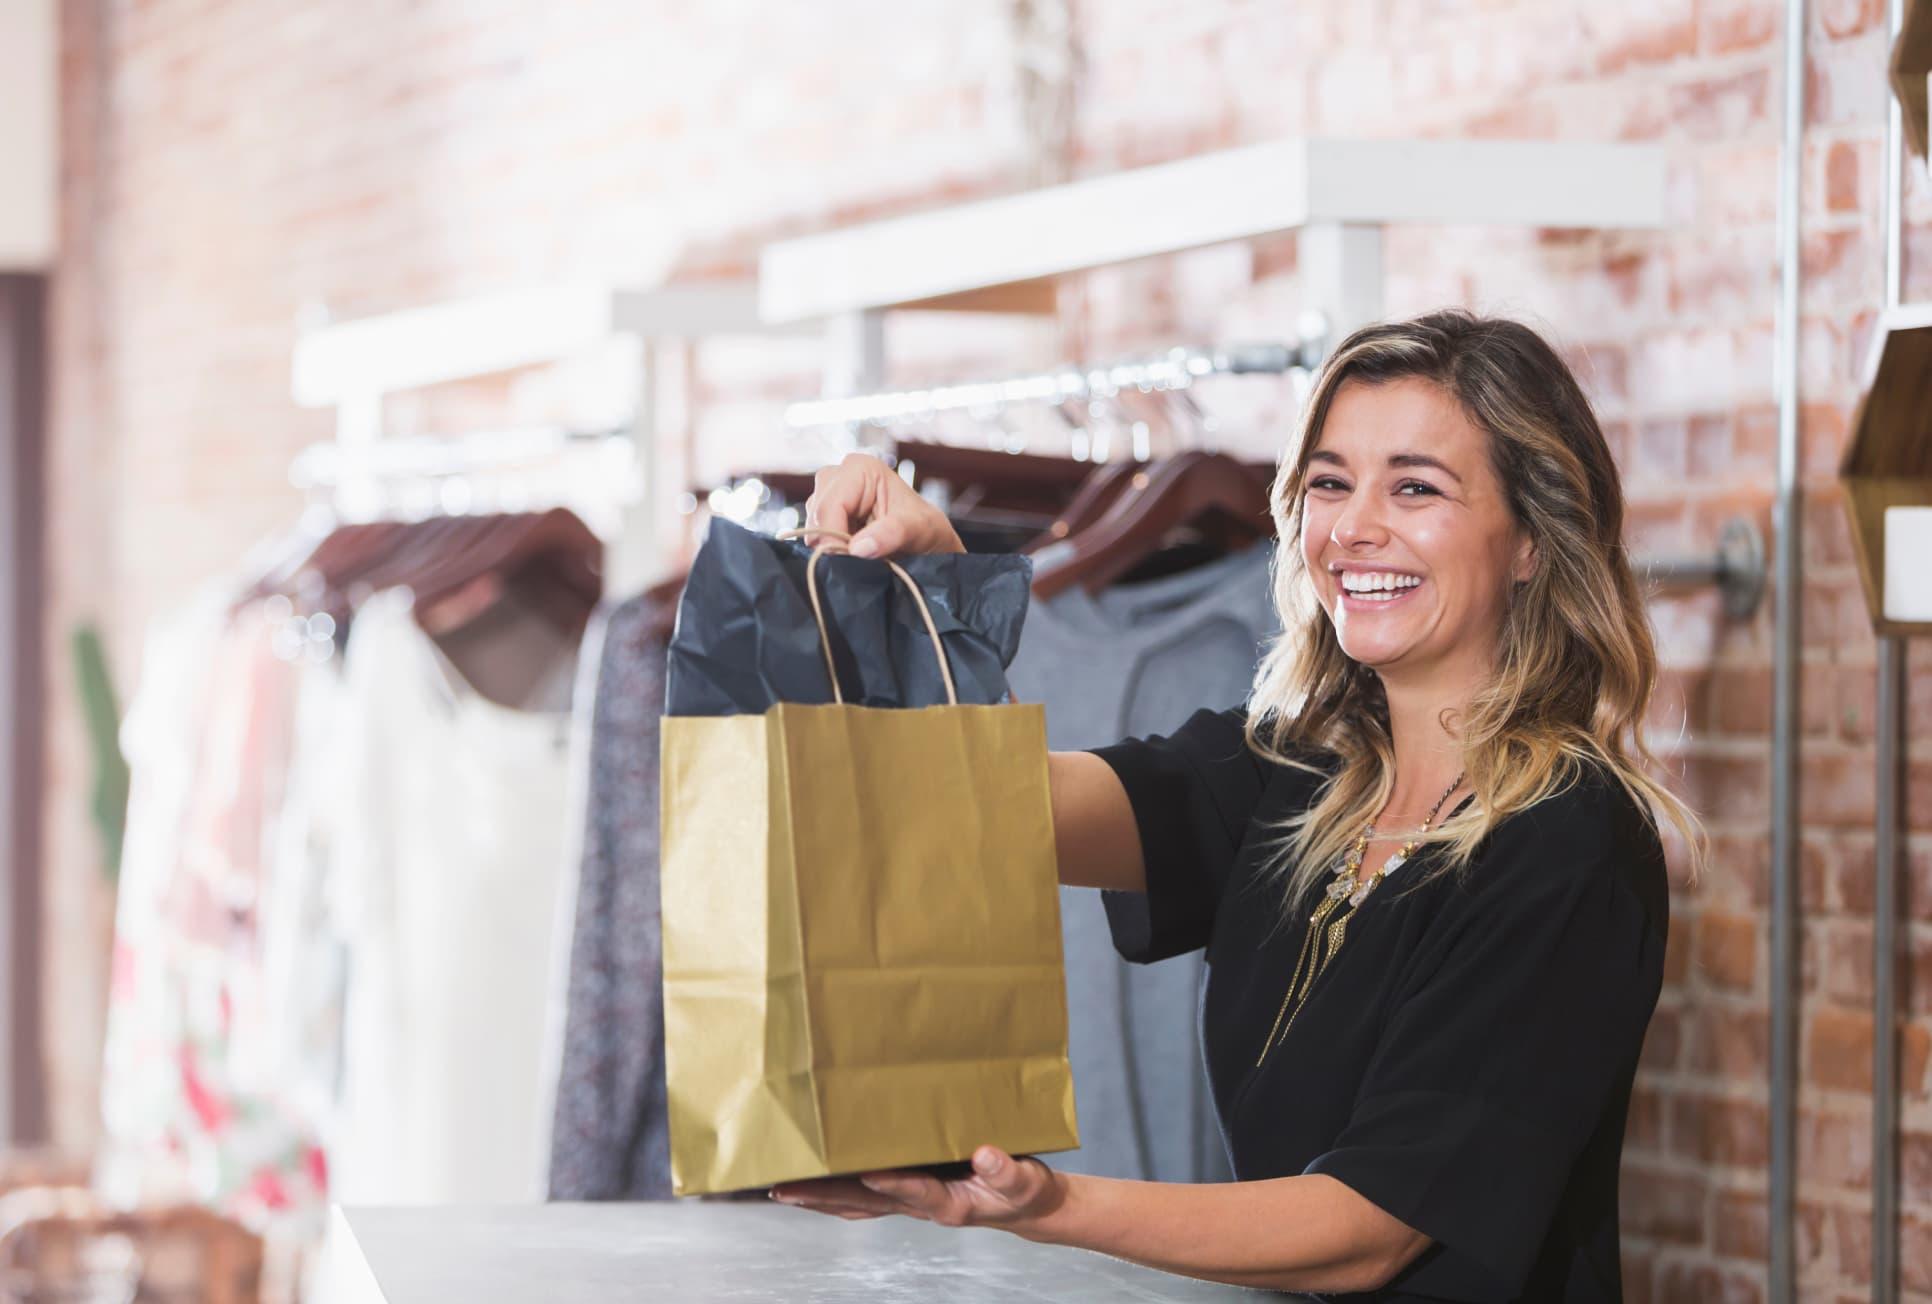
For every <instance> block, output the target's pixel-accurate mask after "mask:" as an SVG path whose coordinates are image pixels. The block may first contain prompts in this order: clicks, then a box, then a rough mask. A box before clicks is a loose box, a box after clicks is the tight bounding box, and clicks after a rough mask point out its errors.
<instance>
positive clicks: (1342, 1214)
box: [774, 312, 1702, 1301]
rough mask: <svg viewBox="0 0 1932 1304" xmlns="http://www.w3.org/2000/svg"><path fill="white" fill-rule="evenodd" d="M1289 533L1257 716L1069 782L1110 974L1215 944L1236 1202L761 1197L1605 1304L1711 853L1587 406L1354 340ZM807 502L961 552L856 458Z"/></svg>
mask: <svg viewBox="0 0 1932 1304" xmlns="http://www.w3.org/2000/svg"><path fill="white" fill-rule="evenodd" d="M1274 508H1275V516H1276V522H1277V526H1278V529H1279V533H1280V535H1281V538H1282V541H1283V544H1282V547H1281V548H1280V553H1279V556H1278V559H1277V566H1276V593H1275V597H1276V604H1277V606H1278V608H1279V611H1280V614H1281V619H1282V627H1283V629H1284V630H1285V633H1284V635H1283V637H1282V638H1281V640H1280V641H1279V642H1278V643H1277V645H1276V646H1275V647H1274V648H1273V649H1272V650H1271V651H1270V653H1269V655H1268V657H1267V659H1266V660H1265V661H1264V663H1263V665H1262V667H1261V669H1260V672H1259V674H1258V676H1257V679H1256V683H1255V686H1254V692H1253V694H1252V696H1251V698H1250V701H1249V703H1248V706H1247V707H1246V708H1245V709H1237V710H1232V711H1222V712H1214V711H1208V710H1204V711H1201V712H1199V713H1198V714H1196V715H1195V716H1194V717H1193V718H1192V719H1191V720H1189V721H1188V722H1187V723H1186V724H1185V725H1183V726H1182V727H1181V728H1180V729H1179V730H1177V731H1176V732H1175V733H1174V734H1173V735H1172V736H1171V737H1164V738H1163V737H1155V738H1149V739H1145V740H1130V741H1127V742H1123V743H1120V744H1117V745H1115V746H1112V747H1107V748H1102V749H1100V750H1099V751H1098V752H1094V753H1066V754H1055V755H1054V756H1053V757H1052V761H1051V765H1050V771H1051V776H1052V782H1053V806H1054V832H1055V837H1056V840H1057V843H1058V847H1059V862H1060V863H1059V868H1060V878H1061V881H1062V882H1063V883H1067V884H1070V885H1080V886H1089V887H1098V888H1103V889H1110V890H1109V891H1108V895H1107V911H1108V916H1109V920H1110V923H1111V924H1112V927H1113V932H1114V941H1115V945H1116V946H1117V947H1118V949H1119V950H1120V951H1121V953H1122V954H1123V955H1125V956H1126V957H1127V958H1128V959H1130V960H1136V961H1141V962H1153V961H1158V960H1161V959H1165V958H1168V957H1172V956H1177V955H1181V954H1183V953H1187V952H1190V951H1196V950H1202V949H1205V951H1206V952H1207V958H1208V984H1207V990H1206V993H1205V996H1204V998H1203V1002H1202V1015H1201V1021H1202V1039H1203V1051H1204V1056H1205V1059H1206V1063H1207V1067H1208V1073H1209V1078H1210V1080H1211V1082H1212V1085H1213V1089H1214V1096H1215V1105H1216V1108H1217V1110H1218V1113H1219V1116H1220V1121H1221V1130H1222V1135H1223V1137H1224V1139H1225V1140H1226V1143H1227V1147H1228V1152H1229V1157H1230V1159H1231V1161H1232V1165H1233V1168H1234V1172H1235V1176H1236V1178H1237V1180H1236V1181H1234V1182H1231V1183H1227V1184H1223V1185H1193V1186H1187V1185H1176V1184H1165V1183H1154V1182H1122V1181H1111V1180H1107V1179H1104V1178H1095V1177H1087V1176H1082V1175H1077V1174H1065V1173H1059V1172H1055V1171H1054V1170H1052V1169H1050V1168H1048V1167H1047V1166H1045V1165H1044V1164H1042V1163H1040V1162H1039V1161H1037V1160H1033V1159H1024V1158H1022V1159H1016V1158H1014V1157H1012V1156H1009V1155H1006V1154H1003V1153H1001V1152H999V1151H997V1150H994V1149H992V1148H989V1147H982V1148H981V1149H980V1150H979V1152H978V1153H977V1154H976V1155H975V1156H974V1162H973V1166H972V1171H971V1172H970V1173H968V1174H965V1175H963V1176H961V1177H958V1178H954V1179H942V1178H938V1177H934V1176H930V1175H925V1174H913V1173H874V1174H867V1175H864V1176H862V1177H860V1178H855V1179H847V1180H836V1181H826V1182H813V1183H797V1184H790V1185H787V1186H785V1187H783V1188H781V1189H779V1190H778V1191H776V1192H775V1193H774V1194H775V1195H776V1196H777V1198H779V1199H781V1200H784V1201H786V1202H788V1203H794V1204H801V1205H805V1206H808V1207H811V1208H815V1209H818V1210H821V1211H823V1212H828V1213H834V1214H837V1215H839V1216H842V1217H846V1218H869V1217H878V1216H882V1215H885V1214H905V1215H910V1216H913V1217H919V1218H925V1219H930V1220H933V1221H937V1222H943V1223H948V1224H954V1225H968V1224H977V1225H986V1226H999V1227H1004V1228H1006V1229H1008V1230H1010V1231H1013V1232H1015V1233H1017V1234H1019V1235H1022V1236H1026V1237H1028V1238H1030V1239H1034V1240H1042V1241H1053V1242H1059V1243H1064V1244H1069V1245H1077V1246H1082V1247H1085V1248H1088V1249H1094V1250H1099V1251H1102V1252H1105V1253H1109V1254H1114V1255H1118V1256H1120V1257H1122V1258H1128V1259H1133V1260H1135V1261H1136V1262H1140V1263H1144V1264H1148V1265H1151V1266H1154V1267H1158V1268H1163V1269H1166V1270H1168V1271H1170V1272H1176V1273H1183V1274H1186V1275H1189V1276H1194V1277H1202V1278H1207V1279H1210V1280H1215V1281H1224V1282H1230V1283H1235V1284H1240V1285H1249V1286H1261V1287H1268V1288H1274V1289H1282V1290H1302V1291H1316V1292H1322V1293H1343V1294H1348V1293H1359V1295H1360V1297H1362V1298H1369V1299H1377V1300H1422V1299H1430V1300H1498V1301H1504V1300H1536V1301H1545V1300H1565V1301H1586V1300H1587V1301H1611V1300H1618V1299H1621V1298H1622V1284H1621V1280H1620V1267H1619V1244H1618V1234H1617V1176H1618V1167H1619V1157H1620V1154H1621V1151H1622V1146H1623V1133H1624V1121H1625V1116H1626V1113H1627V1109H1628V1105H1629V1098H1630V1087H1631V1081H1632V1077H1633V1076H1634V1073H1635V1070H1636V1063H1637V1057H1638V1052H1639V1050H1640V1049H1641V1047H1642V1044H1643V1039H1644V1031H1645V1028H1646V1026H1647V1024H1648V1023H1649V1020H1650V1015H1651V1012H1652V1010H1653V1008H1654V1007H1655V1004H1656V1000H1657V994H1658V989H1659V986H1660V984H1661V981H1662V972H1663V954H1664V939H1665V933H1666V928H1667V923H1668V894H1667V890H1666V882H1665V868H1664V856H1663V848H1662V842H1661V838H1660V836H1659V832H1658V820H1659V818H1662V819H1666V820H1669V821H1670V822H1672V823H1673V824H1675V825H1676V826H1677V827H1678V829H1679V830H1680V831H1681V833H1682V834H1683V835H1684V842H1685V845H1686V846H1687V847H1688V848H1689V855H1690V859H1691V865H1690V870H1691V872H1692V873H1695V872H1696V869H1697V864H1698V862H1699V860H1700V859H1701V854H1702V853H1701V848H1700V839H1699V832H1698V827H1697V823H1696V820H1695V819H1694V818H1693V817H1692V816H1691V815H1690V813H1689V812H1688V811H1687V810H1686V809H1685V808H1684V807H1683V806H1682V804H1681V803H1679V802H1678V801H1677V799H1676V798H1675V797H1673V796H1672V795H1671V794H1670V793H1669V791H1668V790H1666V789H1665V788H1663V787H1662V786H1660V785H1659V784H1658V783H1657V782H1656V781H1655V780H1653V779H1652V778H1651V777H1650V776H1649V774H1648V772H1647V765H1648V762H1649V758H1648V756H1647V754H1646V753H1645V751H1644V749H1643V744H1642V741H1641V738H1640V737H1639V734H1638V726H1639V723H1640V722H1641V720H1642V717H1643V711H1644V707H1645V705H1646V704H1647V702H1648V700H1649V697H1650V693H1651V689H1652V686H1653V684H1654V682H1655V678H1656V656H1655V653H1654V651H1653V648H1652V644H1651V637H1650V632H1649V626H1648V621H1647V617H1646V614H1645V611H1644V607H1643V604H1642V601H1641V599H1640V596H1639V594H1638V591H1637V586H1636V581H1635V579H1634V577H1633V576H1632V574H1631V571H1630V566H1629V562H1628V560H1627V558H1626V556H1625V554H1624V550H1623V546H1622V538H1621V533H1622V522H1623V502H1622V494H1621V490H1620V488H1619V485H1618V482H1617V476H1616V470H1615V466H1614V463H1613V462H1612V460H1611V458H1610V453H1609V449H1608V447H1607V446H1606V445H1605V443H1604V439H1603V435H1602V432H1601V430H1600V429H1599V428H1598V425H1597V422H1596V418H1595V416H1594V415H1593V414H1592V413H1591V411H1590V408H1589V404H1588V402H1587V401H1586V400H1585V398H1584V396H1583V394H1582V391H1581V390H1580V389H1579V388H1578V386H1577V384H1576V381H1575V379H1574V378H1573V377H1572V376H1571V375H1570V373H1569V370H1568V369H1567V368H1566V367H1565V366H1564V365H1563V363H1562V362H1561V360H1560V359H1559V358H1558V357H1557V355H1556V354H1555V352H1554V351H1553V350H1552V349H1551V348H1550V347H1549V345H1548V344H1547V343H1545V342H1544V341H1543V340H1542V339H1541V338H1540V337H1538V336H1537V335H1536V334H1535V332H1533V331H1531V330H1529V329H1528V328H1527V327H1524V326H1522V325H1519V324H1517V323H1514V322H1508V321H1500V320H1495V319H1486V318H1479V317H1475V316H1472V315H1470V314H1468V313H1463V312H1442V313H1434V314H1430V315H1428V316H1425V317H1422V318H1418V319H1416V320H1413V321H1407V322H1393V323H1386V324H1381V325H1376V326H1370V327H1367V328H1364V329H1363V330H1360V331H1358V332H1356V333H1355V334H1354V335H1352V336H1350V337H1349V338H1348V339H1347V340H1345V341H1344V342H1343V343H1342V345H1341V346H1340V348H1338V349H1337V350H1336V352H1335V353H1334V355H1333V356H1332V357H1331V358H1330V359H1329V361H1328V363H1327V364H1326V366H1325V367H1324V369H1323V371H1322V374H1321V375H1320V377H1319V378H1318V379H1317V381H1316V384H1315V387H1314V390H1313V392H1312V394H1311V397H1310V401H1309V403H1308V405H1307V408H1306V410H1305V413H1304V416H1303V420H1302V425H1301V428H1300V430H1299V431H1298V432H1297V436H1296V438H1295V440H1294V441H1293V443H1292V444H1291V446H1290V448H1289V449H1288V451H1287V453H1286V455H1285V457H1284V459H1283V463H1282V468H1281V471H1280V474H1279V475H1278V477H1277V479H1276V484H1275V490H1274ZM812 512H813V515H814V516H815V518H816V519H817V520H818V521H819V523H821V524H824V525H829V526H831V527H832V528H835V529H847V528H850V527H855V526H856V527H862V528H861V530H860V534H859V536H858V538H859V542H858V543H856V544H855V546H854V548H853V551H854V552H861V553H870V554H873V555H880V554H887V553H891V552H894V551H900V550H913V551H926V550H941V549H948V548H957V547H958V546H959V543H958V539H957V537H956V536H955V535H954V534H953V532H952V530H951V528H950V526H948V525H947V523H946V520H945V518H944V517H943V516H941V515H940V514H939V513H938V512H937V511H936V510H935V509H933V508H931V507H930V506H929V505H927V504H926V503H925V502H924V501H923V500H921V499H920V498H919V497H918V496H917V495H916V494H914V493H913V492H912V491H911V490H910V489H907V488H906V487H905V486H904V485H903V484H902V483H901V482H900V481H899V480H898V479H897V478H896V477H895V476H893V475H892V474H891V473H890V472H888V471H886V470H885V469H884V468H883V466H881V464H879V463H878V462H876V461H872V460H871V459H849V460H848V461H847V462H846V463H844V464H842V465H841V466H839V467H837V468H835V469H832V470H828V471H826V472H823V473H821V477H820V481H819V489H818V493H817V494H816V495H815V497H814V499H813V502H812ZM1444 812H1447V813H1446V814H1445V813H1444ZM1391 879H1393V880H1394V882H1395V886H1394V887H1392V888H1390V889H1388V890H1378V887H1379V885H1381V884H1383V883H1385V882H1388V881H1390V880H1391ZM1175 1125H1176V1126H1180V1123H1179V1122H1178V1121H1177V1122H1176V1124H1175Z"/></svg>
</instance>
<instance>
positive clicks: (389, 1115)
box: [330, 590, 569, 1204]
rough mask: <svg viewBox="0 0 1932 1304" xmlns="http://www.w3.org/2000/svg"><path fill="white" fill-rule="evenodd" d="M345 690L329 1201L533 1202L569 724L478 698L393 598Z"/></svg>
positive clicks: (359, 648) (367, 612) (376, 604)
mask: <svg viewBox="0 0 1932 1304" xmlns="http://www.w3.org/2000/svg"><path fill="white" fill-rule="evenodd" d="M345 693H346V697H347V701H348V706H347V709H346V711H345V713H344V715H343V717H342V719H341V721H340V722H339V723H340V726H341V727H342V728H343V729H344V730H345V735H344V739H343V742H344V746H345V747H346V748H347V754H348V755H349V756H350V757H351V762H350V764H349V767H348V770H347V773H348V775H349V779H350V783H351V791H350V792H349V794H348V799H347V800H344V801H343V802H341V803H340V805H339V808H338V809H339V815H340V820H341V822H340V824H339V826H338V827H336V828H334V829H333V830H332V831H331V834H330V842H331V847H332V852H331V854H332V855H333V856H334V857H335V858H336V860H337V869H336V872H335V874H334V879H335V882H336V887H337V889H338V890H339V891H340V893H341V894H342V895H341V898H340V900H339V904H338V906H337V909H338V910H339V911H340V912H341V915H342V917H343V918H344V920H345V926H346V927H347V928H348V930H349V932H350V934H351V935H352V936H353V937H354V938H355V947H354V951H353V955H352V958H351V968H350V974H349V996H348V1008H347V1019H346V1027H345V1062H344V1066H343V1067H344V1091H343V1108H342V1115H341V1117H342V1126H341V1129H340V1132H339V1134H338V1135H337V1137H336V1144H335V1146H334V1148H333V1151H332V1154H333V1157H334V1158H335V1162H336V1176H337V1182H336V1186H337V1192H338V1194H337V1198H338V1199H340V1200H342V1201H344V1202H356V1203H392V1204H415V1203H456V1202H462V1203H479V1202H499V1203H501V1202H518V1201H525V1200H534V1199H538V1198H540V1197H541V1195H542V1192H543V1181H542V1173H541V1167H542V1155H543V1142H544V1136H545V1133H546V1131H547V1128H546V1127H545V1125H544V1124H543V1121H542V1120H541V1118H540V1113H541V1111H540V1104H539V1102H540V1100H541V1097H542V1090H541V1070H540V1068H539V1062H540V1059H541V1051H542V1041H543V1022H544V1007H545V990H546V989H545V980H546V978H547V976H548V974H549V972H550V968H551V960H550V939H551V934H552V924H553V916H554V913H555V910H556V906H557V894H558V891H559V887H560V885H561V882H562V862H563V840H564V839H563V829H564V815H565V809H566V801H565V783H566V753H565V739H566V734H567V729H568V725H569V717H568V714H567V713H564V712H539V711H520V710H513V709H511V708H508V707H504V706H499V705H497V704H495V703H493V702H490V701H487V700H485V699H484V698H482V697H481V696H480V695H478V694H477V693H476V692H474V691H473V690H472V689H471V688H470V687H469V686H468V685H467V684H466V683H465V682H464V680H463V679H462V677H461V676H460V675H459V674H458V673H457V672H456V671H455V669H454V667H453V666H452V665H451V664H450V663H449V661H448V660H447V658H446V657H444V655H443V654H442V652H441V651H440V650H439V649H438V648H437V646H436V645H435V644H434V643H433V642H432V641H431V640H430V639H429V638H428V637H427V636H426V635H424V633H423V632H422V630H421V629H420V628H419V627H418V626H417V624H416V621H415V619H414V617H413V615H412V613H411V600H410V597H409V595H408V593H406V592H403V591H400V590H397V591H390V592H387V593H381V594H377V595H376V596H374V597H372V598H370V599H368V600H367V601H366V602H364V603H363V604H362V606H361V608H360V609H359V610H358V612H357V615H356V620H355V624H354V627H353V629H352V631H351V633H350V637H349V646H348V651H347V672H346V679H345Z"/></svg>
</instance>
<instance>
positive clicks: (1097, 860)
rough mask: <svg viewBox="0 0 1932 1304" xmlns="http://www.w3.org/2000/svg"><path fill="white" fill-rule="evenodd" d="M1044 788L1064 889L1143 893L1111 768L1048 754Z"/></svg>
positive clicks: (1136, 840)
mask: <svg viewBox="0 0 1932 1304" xmlns="http://www.w3.org/2000/svg"><path fill="white" fill-rule="evenodd" d="M1047 783H1048V786H1049V788H1050V790H1051V792H1052V795H1053V839H1054V842H1055V844H1056V845H1057V846H1058V848H1059V859H1060V881H1061V882H1062V883H1064V884H1066V885H1067V886H1068V887H1102V888H1109V889H1112V890H1113V891H1116V892H1140V891H1143V890H1145V887H1146V882H1147V878H1146V872H1145V871H1144V870H1143V869H1142V867H1141V849H1140V829H1139V827H1138V826H1137V825H1135V823H1134V807H1133V805H1132V803H1130V802H1129V801H1128V800H1127V790H1126V789H1125V788H1123V787H1121V786H1120V779H1119V777H1118V776H1116V775H1115V774H1114V770H1113V767H1112V766H1111V765H1108V764H1107V763H1106V762H1105V761H1103V760H1101V759H1100V758H1099V757H1098V756H1093V755H1091V754H1089V753H1087V752H1051V753H1048V755H1047Z"/></svg>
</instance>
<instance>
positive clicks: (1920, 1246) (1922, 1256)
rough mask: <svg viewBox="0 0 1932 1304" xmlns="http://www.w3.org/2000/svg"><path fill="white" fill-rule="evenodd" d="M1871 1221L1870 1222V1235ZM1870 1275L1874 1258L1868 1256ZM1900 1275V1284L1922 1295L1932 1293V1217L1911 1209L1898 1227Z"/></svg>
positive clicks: (1868, 1227) (1867, 1263) (1867, 1268)
mask: <svg viewBox="0 0 1932 1304" xmlns="http://www.w3.org/2000/svg"><path fill="white" fill-rule="evenodd" d="M1870 1226H1871V1225H1870V1223H1867V1224H1866V1229H1867V1235H1868V1236H1869V1234H1870ZM1865 1262H1866V1265H1867V1266H1866V1276H1867V1277H1869V1276H1870V1271H1871V1270H1870V1264H1871V1259H1870V1257H1869V1256H1867V1258H1866V1261H1865ZM1898 1275H1899V1284H1900V1285H1902V1286H1904V1288H1905V1289H1906V1290H1909V1291H1915V1292H1917V1293H1919V1294H1921V1295H1924V1294H1928V1293H1932V1221H1928V1220H1927V1219H1926V1217H1925V1216H1924V1215H1923V1214H1918V1215H1916V1216H1915V1215H1914V1214H1912V1213H1907V1214H1906V1215H1905V1216H1904V1217H1903V1218H1901V1219H1899V1227H1898Z"/></svg>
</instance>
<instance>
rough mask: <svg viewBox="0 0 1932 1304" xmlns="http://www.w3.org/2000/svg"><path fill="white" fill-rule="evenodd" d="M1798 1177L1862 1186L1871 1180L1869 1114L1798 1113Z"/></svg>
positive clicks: (1820, 1182) (1824, 1183)
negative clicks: (1862, 1115)
mask: <svg viewBox="0 0 1932 1304" xmlns="http://www.w3.org/2000/svg"><path fill="white" fill-rule="evenodd" d="M1798 1180H1799V1181H1801V1182H1804V1183H1806V1184H1813V1183H1816V1184H1818V1185H1822V1186H1826V1187H1844V1188H1849V1189H1853V1190H1862V1189H1864V1188H1865V1187H1866V1186H1868V1185H1869V1184H1870V1183H1871V1180H1872V1125H1871V1120H1870V1119H1869V1118H1868V1117H1860V1116H1856V1115H1845V1114H1825V1113H1819V1112H1816V1111H1814V1110H1810V1109H1800V1111H1799V1113H1798Z"/></svg>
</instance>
